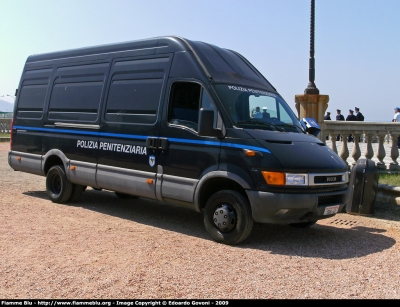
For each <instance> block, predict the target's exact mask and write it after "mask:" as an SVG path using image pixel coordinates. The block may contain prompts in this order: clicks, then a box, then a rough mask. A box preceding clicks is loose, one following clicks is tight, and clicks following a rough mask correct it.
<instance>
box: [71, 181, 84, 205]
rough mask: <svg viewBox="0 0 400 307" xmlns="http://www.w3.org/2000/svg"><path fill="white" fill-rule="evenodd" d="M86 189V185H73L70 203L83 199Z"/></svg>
mask: <svg viewBox="0 0 400 307" xmlns="http://www.w3.org/2000/svg"><path fill="white" fill-rule="evenodd" d="M85 189H86V187H85V186H84V185H80V184H73V185H72V194H71V198H70V199H69V201H78V200H79V199H80V198H81V195H82V193H83V191H84V190H85Z"/></svg>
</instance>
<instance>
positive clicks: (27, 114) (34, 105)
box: [17, 84, 47, 118]
mask: <svg viewBox="0 0 400 307" xmlns="http://www.w3.org/2000/svg"><path fill="white" fill-rule="evenodd" d="M46 93H47V84H45V85H23V86H22V88H21V92H20V94H19V101H18V109H17V118H41V117H42V113H43V106H44V101H45V97H46Z"/></svg>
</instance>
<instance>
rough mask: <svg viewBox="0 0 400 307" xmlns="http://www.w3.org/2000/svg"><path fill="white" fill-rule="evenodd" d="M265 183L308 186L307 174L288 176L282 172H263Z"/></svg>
mask: <svg viewBox="0 0 400 307" xmlns="http://www.w3.org/2000/svg"><path fill="white" fill-rule="evenodd" d="M262 174H263V176H264V179H265V181H266V182H267V184H270V185H281V186H283V185H297V186H305V185H308V175H307V174H286V173H282V172H264V171H263V172H262Z"/></svg>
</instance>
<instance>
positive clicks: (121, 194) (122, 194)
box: [114, 191, 139, 199]
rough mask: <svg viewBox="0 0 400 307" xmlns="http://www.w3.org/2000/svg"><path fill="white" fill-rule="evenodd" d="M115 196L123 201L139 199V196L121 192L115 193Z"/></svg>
mask: <svg viewBox="0 0 400 307" xmlns="http://www.w3.org/2000/svg"><path fill="white" fill-rule="evenodd" d="M114 193H115V195H117V197H118V198H121V199H128V198H139V196H135V195H130V194H126V193H121V192H116V191H115V192H114Z"/></svg>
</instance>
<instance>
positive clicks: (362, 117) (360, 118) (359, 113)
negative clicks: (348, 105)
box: [354, 107, 364, 122]
mask: <svg viewBox="0 0 400 307" xmlns="http://www.w3.org/2000/svg"><path fill="white" fill-rule="evenodd" d="M354 110H355V111H356V117H357V121H359V122H363V121H364V115H362V113H361V112H360V109H359V108H357V107H355V108H354Z"/></svg>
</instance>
